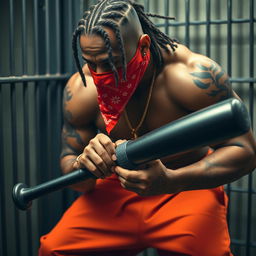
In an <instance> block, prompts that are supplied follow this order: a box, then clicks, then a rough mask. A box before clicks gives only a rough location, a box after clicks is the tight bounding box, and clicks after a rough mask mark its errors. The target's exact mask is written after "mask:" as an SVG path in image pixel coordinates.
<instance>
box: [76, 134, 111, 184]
mask: <svg viewBox="0 0 256 256" xmlns="http://www.w3.org/2000/svg"><path fill="white" fill-rule="evenodd" d="M115 160H116V155H115V144H114V143H113V142H112V141H111V139H110V138H109V137H108V136H106V135H105V134H103V133H100V134H97V135H96V136H95V137H94V138H93V139H92V140H90V142H89V144H88V145H87V146H86V147H85V148H84V151H83V153H82V154H80V155H79V156H78V157H77V159H76V162H75V163H74V166H73V167H74V169H79V168H86V169H87V170H89V171H91V172H92V173H93V174H94V175H95V176H96V177H98V178H102V179H103V178H106V177H108V176H110V175H112V174H113V172H112V169H111V168H112V167H113V166H115V165H116V164H115V162H114V161H115Z"/></svg>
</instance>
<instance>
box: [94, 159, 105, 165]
mask: <svg viewBox="0 0 256 256" xmlns="http://www.w3.org/2000/svg"><path fill="white" fill-rule="evenodd" d="M95 163H96V164H97V165H99V166H103V165H104V161H103V160H102V159H96V160H95Z"/></svg>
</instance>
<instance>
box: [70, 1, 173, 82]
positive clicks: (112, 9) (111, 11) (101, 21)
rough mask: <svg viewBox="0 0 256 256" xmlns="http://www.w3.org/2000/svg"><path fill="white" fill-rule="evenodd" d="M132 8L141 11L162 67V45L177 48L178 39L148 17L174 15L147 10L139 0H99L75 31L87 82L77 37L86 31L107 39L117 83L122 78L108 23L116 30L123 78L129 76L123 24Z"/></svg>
mask: <svg viewBox="0 0 256 256" xmlns="http://www.w3.org/2000/svg"><path fill="white" fill-rule="evenodd" d="M132 9H134V10H135V11H136V13H137V15H138V18H139V21H140V23H141V27H142V30H143V32H144V33H145V34H148V35H149V37H150V38H151V45H150V51H151V53H152V58H153V59H154V61H155V62H156V63H158V65H159V69H161V68H162V67H163V65H164V61H163V56H162V53H161V48H163V49H164V50H166V51H169V49H168V47H167V45H169V46H170V47H171V49H172V50H173V51H175V48H176V47H177V44H176V43H177V41H176V40H175V39H171V38H169V37H168V36H167V35H166V34H164V33H163V32H161V31H160V30H159V29H158V28H157V27H156V26H155V25H154V24H153V23H152V22H151V21H150V19H149V18H148V17H157V18H163V19H174V18H172V17H167V16H162V15H158V14H151V13H145V11H144V7H143V5H140V4H138V3H136V2H135V0H99V2H98V3H97V4H96V5H92V6H91V7H90V9H89V10H88V11H86V12H85V13H84V15H83V18H82V19H81V20H80V21H79V23H78V27H77V28H76V29H75V31H74V33H73V39H72V49H73V56H74V59H75V63H76V66H77V69H78V72H79V74H80V76H81V78H82V81H83V84H84V85H85V86H86V81H85V76H84V73H83V71H82V67H81V65H80V62H79V58H78V50H77V39H78V38H80V36H81V34H82V33H83V34H97V35H99V36H100V37H101V38H102V39H103V40H104V43H105V46H106V49H107V53H108V56H109V57H108V62H109V65H110V67H111V70H112V71H113V73H114V76H115V80H116V84H117V81H118V72H117V69H116V67H115V65H114V61H113V55H112V47H111V43H110V38H109V36H108V34H107V32H106V31H105V30H104V27H107V28H110V29H111V30H112V31H113V32H114V33H115V36H116V39H117V42H118V45H119V49H120V52H121V54H122V55H121V56H122V67H123V68H122V76H123V79H124V80H126V57H125V50H124V42H123V38H122V35H121V31H120V27H121V26H122V25H124V24H126V23H128V18H127V15H128V13H129V12H130V11H132Z"/></svg>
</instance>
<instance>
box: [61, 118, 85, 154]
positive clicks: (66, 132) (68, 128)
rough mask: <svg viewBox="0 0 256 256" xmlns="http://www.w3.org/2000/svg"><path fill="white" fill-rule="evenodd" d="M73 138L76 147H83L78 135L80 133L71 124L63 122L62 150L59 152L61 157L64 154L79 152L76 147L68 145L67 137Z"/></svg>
mask: <svg viewBox="0 0 256 256" xmlns="http://www.w3.org/2000/svg"><path fill="white" fill-rule="evenodd" d="M71 138H72V139H75V142H76V143H77V145H78V147H81V148H82V147H83V146H84V142H83V140H82V138H81V136H80V134H79V133H78V132H77V131H76V129H75V128H74V127H72V125H70V124H69V123H67V122H65V124H64V127H63V131H62V152H61V158H62V157H64V156H66V155H73V154H75V155H78V154H79V153H80V152H79V150H78V149H77V148H75V147H74V146H72V145H70V143H69V142H68V140H69V139H71Z"/></svg>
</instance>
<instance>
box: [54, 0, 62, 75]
mask: <svg viewBox="0 0 256 256" xmlns="http://www.w3.org/2000/svg"><path fill="white" fill-rule="evenodd" d="M55 14H56V15H55V17H56V20H55V21H56V58H57V60H56V61H57V63H56V69H57V72H56V73H58V74H60V73H61V64H60V62H61V44H60V1H59V0H56V2H55Z"/></svg>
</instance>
